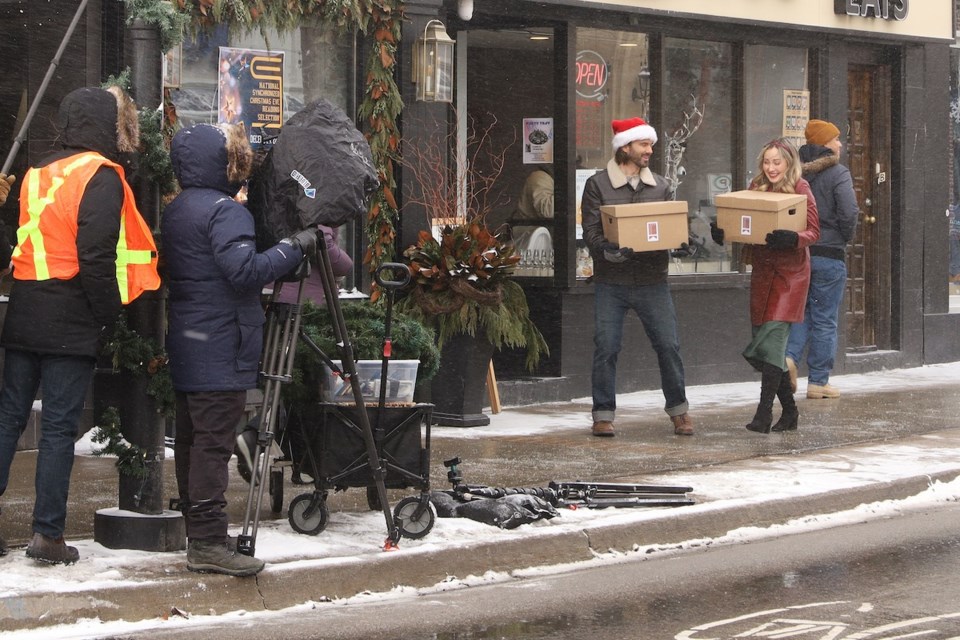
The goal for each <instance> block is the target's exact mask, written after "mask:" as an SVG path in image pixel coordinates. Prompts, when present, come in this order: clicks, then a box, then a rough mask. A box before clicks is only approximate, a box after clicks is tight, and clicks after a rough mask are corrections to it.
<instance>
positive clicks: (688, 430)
mask: <svg viewBox="0 0 960 640" xmlns="http://www.w3.org/2000/svg"><path fill="white" fill-rule="evenodd" d="M670 422H672V423H673V433H674V435H678V436H692V435H693V420H691V419H690V414H688V413H681V414H680V415H678V416H670Z"/></svg>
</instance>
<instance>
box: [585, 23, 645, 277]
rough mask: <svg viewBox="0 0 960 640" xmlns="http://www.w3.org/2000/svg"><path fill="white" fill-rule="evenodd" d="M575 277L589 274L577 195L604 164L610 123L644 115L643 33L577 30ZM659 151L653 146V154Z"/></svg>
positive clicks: (609, 151)
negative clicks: (655, 150)
mask: <svg viewBox="0 0 960 640" xmlns="http://www.w3.org/2000/svg"><path fill="white" fill-rule="evenodd" d="M574 73H575V74H576V75H575V77H574V78H573V82H574V83H575V85H576V131H575V133H574V136H575V143H576V147H577V156H576V160H577V164H576V181H577V182H576V184H577V278H581V279H582V278H589V277H590V276H592V275H593V265H592V263H591V261H590V256H589V253H588V251H587V248H586V245H585V244H584V242H583V233H582V229H581V227H580V223H581V214H580V197H581V195H582V194H583V186H584V184H585V183H586V181H587V178H589V177H590V176H592V175H593V174H594V173H596V172H597V171H598V170H599V169H603V168H604V167H606V166H607V162H609V161H610V159H611V158H612V157H613V150H612V149H611V147H610V144H611V139H612V137H613V134H612V132H611V130H610V121H611V120H614V119H621V118H630V117H634V116H640V117H643V118H646V117H648V116H649V106H650V86H651V83H650V80H651V78H650V58H649V50H648V38H647V35H646V34H643V33H632V32H626V31H604V30H600V29H577V65H576V69H575V71H574ZM662 148H663V147H662V146H661V145H658V148H657V152H660V149H662Z"/></svg>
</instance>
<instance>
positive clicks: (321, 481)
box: [288, 402, 436, 538]
mask: <svg viewBox="0 0 960 640" xmlns="http://www.w3.org/2000/svg"><path fill="white" fill-rule="evenodd" d="M363 410H364V409H363V408H359V409H358V407H357V406H356V405H349V404H334V403H327V402H324V403H321V404H320V420H319V424H317V425H316V426H315V428H314V429H312V433H305V434H303V437H304V441H305V442H306V443H307V447H306V458H307V464H306V466H305V469H304V470H306V471H307V472H308V473H309V474H310V476H311V477H312V478H314V489H313V491H312V492H310V493H302V494H300V495H298V496H297V497H295V498H294V499H293V501H291V503H290V509H289V511H288V519H289V521H290V526H291V527H293V530H294V531H297V532H298V533H305V534H309V535H316V534H318V533H320V532H321V531H323V530H324V528H326V526H327V520H328V518H329V515H330V512H329V509H328V508H327V504H326V501H327V496H328V495H329V491H330V489H333V490H335V491H343V490H346V489H347V488H363V489H366V492H367V504H368V506H369V507H370V509H372V510H374V511H379V510H380V509H381V508H382V505H381V504H380V498H379V495H378V492H377V490H376V484H375V481H374V478H373V476H372V475H371V473H370V466H369V464H368V461H367V453H366V449H365V445H364V440H363V427H362V425H361V421H360V415H359V414H360V411H363ZM366 412H367V415H368V416H369V418H370V422H371V424H373V425H374V428H373V435H374V441H375V442H376V446H377V453H378V455H379V458H380V463H381V465H382V466H383V468H384V471H385V476H384V485H385V486H386V487H387V488H388V489H409V488H411V487H413V488H416V489H419V490H420V495H419V496H411V497H407V498H403V499H402V500H400V501H399V502H398V503H397V505H396V507H395V508H394V511H393V515H394V520H395V522H396V523H397V526H398V527H399V528H400V533H401V534H402V535H403V536H404V537H406V538H422V537H423V536H425V535H427V533H429V532H430V530H431V529H432V528H433V524H434V521H435V518H436V512H435V511H434V508H433V505H432V504H431V503H430V422H431V417H432V414H433V405H432V404H411V405H408V406H402V405H397V404H392V405H390V406H383V407H381V406H374V407H368V408H366ZM301 468H304V467H301Z"/></svg>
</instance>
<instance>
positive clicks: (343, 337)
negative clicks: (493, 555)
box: [317, 242, 400, 550]
mask: <svg viewBox="0 0 960 640" xmlns="http://www.w3.org/2000/svg"><path fill="white" fill-rule="evenodd" d="M317 248H318V249H319V258H320V259H319V264H318V265H317V267H318V270H319V271H320V277H321V282H322V284H323V293H324V298H325V299H326V301H327V308H328V309H329V310H330V316H331V319H332V320H333V332H334V337H336V340H337V344H338V345H340V357H341V362H342V364H343V367H342V368H343V373H344V375H345V376H346V377H348V378H349V380H350V386H351V388H352V390H353V399H354V402H355V403H356V405H357V414H358V416H359V418H360V431H361V433H362V434H363V441H364V444H365V445H366V449H367V464H368V465H369V467H370V473H371V474H372V475H373V480H374V484H375V485H376V488H377V494H378V496H379V498H380V506H381V507H382V509H383V518H384V520H385V521H386V525H387V539H386V540H385V542H384V549H386V550H390V549H395V548H396V547H397V543H398V542H399V541H400V530H399V528H398V527H397V526H396V523H395V522H394V521H393V513H392V512H391V511H390V503H389V502H388V500H387V489H386V485H385V477H386V473H385V472H384V469H383V465H382V464H381V461H380V453H379V452H378V451H377V444H376V441H375V439H374V436H373V428H372V427H371V425H370V418H369V416H368V415H367V407H366V404H365V402H364V400H363V391H362V390H361V389H360V379H359V378H358V377H357V367H356V362H355V361H354V356H353V345H352V344H351V343H350V339H349V337H348V336H347V330H346V322H345V321H344V319H343V310H342V309H341V308H340V297H339V296H338V295H337V280H336V278H335V277H334V275H333V268H332V266H331V265H330V256H329V253H328V251H327V246H326V243H324V242H320V243H319V244H318V247H317Z"/></svg>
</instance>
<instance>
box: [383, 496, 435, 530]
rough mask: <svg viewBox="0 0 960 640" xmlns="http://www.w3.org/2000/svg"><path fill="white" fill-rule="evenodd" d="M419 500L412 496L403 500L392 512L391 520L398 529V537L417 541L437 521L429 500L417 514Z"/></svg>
mask: <svg viewBox="0 0 960 640" xmlns="http://www.w3.org/2000/svg"><path fill="white" fill-rule="evenodd" d="M420 500H421V499H420V498H416V497H412V496H411V497H409V498H404V499H403V500H401V501H400V502H398V503H397V506H396V508H394V510H393V519H394V521H395V524H396V525H397V528H398V529H400V535H402V536H403V537H405V538H410V539H411V540H418V539H420V538H422V537H423V536H425V535H427V534H428V533H430V530H431V529H433V523H434V522H435V521H436V519H437V510H436V508H435V507H434V506H433V503H432V502H430V501H429V500H426V508H424V509H423V510H422V512H421V513H420V514H417V510H418V509H420Z"/></svg>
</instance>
